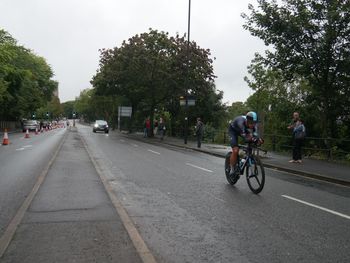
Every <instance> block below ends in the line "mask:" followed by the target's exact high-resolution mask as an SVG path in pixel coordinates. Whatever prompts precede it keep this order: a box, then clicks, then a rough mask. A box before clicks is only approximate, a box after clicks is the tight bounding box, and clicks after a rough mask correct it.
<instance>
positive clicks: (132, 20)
mask: <svg viewBox="0 0 350 263" xmlns="http://www.w3.org/2000/svg"><path fill="white" fill-rule="evenodd" d="M249 3H253V4H254V5H255V3H256V1H255V0H239V1H233V0H192V1H191V34H190V36H191V40H194V41H196V42H197V44H198V45H200V46H201V47H203V48H209V49H210V50H211V52H212V57H216V60H215V61H214V73H215V75H216V76H217V79H216V86H217V89H219V90H222V91H224V100H223V102H229V103H232V102H234V101H244V100H246V98H247V97H248V96H249V95H250V94H251V93H252V91H251V90H250V89H249V88H248V86H247V84H246V83H245V82H244V80H243V78H244V76H245V75H247V69H246V67H247V66H248V65H249V63H250V61H251V59H252V58H253V56H254V53H255V52H263V50H264V49H265V46H264V45H263V42H262V41H261V40H259V39H257V38H254V37H252V36H251V35H250V34H249V32H247V31H245V30H244V29H243V28H242V24H243V19H242V18H241V16H240V14H241V13H242V12H246V11H247V7H248V4H249ZM187 17H188V0H0V27H1V28H3V29H5V30H6V31H8V32H9V33H10V34H11V35H12V36H13V37H14V38H15V39H17V40H18V42H19V44H22V45H24V46H25V47H27V48H29V49H31V50H33V51H34V52H35V53H36V54H37V55H39V56H43V57H45V58H46V60H47V62H48V64H50V65H51V67H52V69H53V71H54V73H55V77H54V78H55V79H56V80H57V81H59V94H60V100H61V102H65V101H68V100H74V99H75V97H77V96H79V93H80V91H81V90H83V89H86V88H90V87H91V85H90V83H89V82H90V80H91V78H92V76H93V75H94V74H95V73H96V70H97V68H98V61H99V52H98V49H100V48H113V47H115V46H120V44H121V43H122V41H123V40H126V39H128V38H129V37H131V36H133V35H135V34H138V33H142V32H147V31H148V29H149V28H153V29H157V30H159V31H166V32H169V34H170V35H175V34H176V33H177V32H178V33H179V34H180V35H183V34H184V33H186V32H187Z"/></svg>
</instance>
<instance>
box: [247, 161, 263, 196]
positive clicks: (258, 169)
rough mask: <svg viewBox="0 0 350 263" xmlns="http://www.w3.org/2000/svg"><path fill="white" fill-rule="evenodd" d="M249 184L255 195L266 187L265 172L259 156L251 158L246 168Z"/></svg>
mask: <svg viewBox="0 0 350 263" xmlns="http://www.w3.org/2000/svg"><path fill="white" fill-rule="evenodd" d="M246 176H247V183H248V186H249V188H250V190H251V191H252V192H253V193H254V194H258V193H260V192H261V191H262V189H263V188H264V185H265V170H264V166H263V164H262V162H261V161H260V159H259V158H258V157H257V156H254V157H251V158H250V160H249V163H248V164H247V167H246Z"/></svg>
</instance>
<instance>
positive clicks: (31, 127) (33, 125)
mask: <svg viewBox="0 0 350 263" xmlns="http://www.w3.org/2000/svg"><path fill="white" fill-rule="evenodd" d="M39 128H40V125H39V122H38V121H36V120H25V121H23V127H22V129H23V132H26V131H27V130H28V131H35V129H38V130H39Z"/></svg>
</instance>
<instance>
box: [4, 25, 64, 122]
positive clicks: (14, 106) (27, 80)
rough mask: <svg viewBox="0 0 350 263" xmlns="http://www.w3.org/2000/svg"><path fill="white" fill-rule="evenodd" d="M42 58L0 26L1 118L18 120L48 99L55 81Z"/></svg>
mask: <svg viewBox="0 0 350 263" xmlns="http://www.w3.org/2000/svg"><path fill="white" fill-rule="evenodd" d="M52 76H53V72H52V70H51V68H50V66H49V65H48V64H47V63H46V61H45V59H44V58H42V57H39V56H37V55H35V54H33V52H32V51H30V50H28V49H26V48H24V47H23V46H19V45H17V41H16V40H15V39H14V38H13V37H12V36H11V35H10V34H9V33H7V32H6V31H4V30H2V29H0V102H1V105H2V107H1V108H0V119H2V120H16V119H17V120H18V119H20V118H21V117H26V118H27V117H30V116H31V115H32V112H35V111H36V110H37V109H38V108H40V107H43V106H45V105H46V103H47V102H48V101H50V100H51V97H52V93H53V90H54V89H56V88H57V86H58V83H57V82H56V81H53V80H51V77H52Z"/></svg>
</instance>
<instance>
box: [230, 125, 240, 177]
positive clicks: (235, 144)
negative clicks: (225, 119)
mask: <svg viewBox="0 0 350 263" xmlns="http://www.w3.org/2000/svg"><path fill="white" fill-rule="evenodd" d="M229 132H230V137H231V141H230V143H231V148H232V154H231V157H230V166H231V171H234V167H235V165H236V163H237V158H238V152H239V148H238V135H237V134H236V133H235V132H234V131H232V130H230V131H229Z"/></svg>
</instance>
